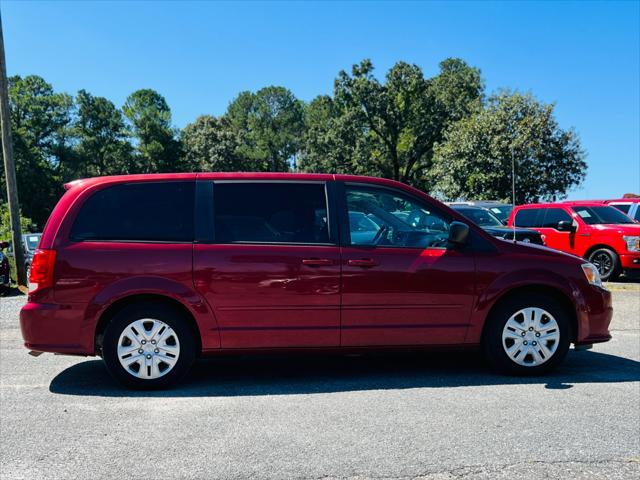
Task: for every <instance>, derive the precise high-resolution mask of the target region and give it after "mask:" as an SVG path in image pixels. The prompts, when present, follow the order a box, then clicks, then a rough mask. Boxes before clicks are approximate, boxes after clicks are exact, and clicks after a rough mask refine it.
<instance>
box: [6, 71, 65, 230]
mask: <svg viewBox="0 0 640 480" xmlns="http://www.w3.org/2000/svg"><path fill="white" fill-rule="evenodd" d="M72 107H73V100H72V98H71V97H70V96H69V95H67V94H64V93H56V92H54V90H53V87H52V86H51V85H50V84H48V83H47V82H45V80H44V79H43V78H41V77H38V76H35V75H29V76H26V77H24V78H23V77H20V76H14V77H11V78H9V108H10V109H11V127H12V133H13V143H14V145H13V147H14V157H15V158H14V160H15V163H16V177H17V182H18V189H19V192H20V194H19V195H20V203H21V209H22V211H23V212H24V214H25V216H27V217H30V218H32V219H33V221H34V222H36V223H37V224H38V225H39V226H40V227H41V226H43V225H44V222H45V221H46V219H47V218H48V216H49V214H50V213H51V210H52V209H53V206H54V205H55V203H56V201H57V199H58V198H59V196H60V195H61V193H62V191H63V189H62V185H61V181H60V172H61V171H62V169H63V167H64V162H65V161H66V160H67V159H68V157H69V152H70V149H71V147H70V138H69V126H70V124H71V117H72ZM0 177H1V178H0V180H1V181H2V184H4V182H5V180H4V169H2V171H0ZM0 201H6V192H5V191H4V189H0Z"/></svg>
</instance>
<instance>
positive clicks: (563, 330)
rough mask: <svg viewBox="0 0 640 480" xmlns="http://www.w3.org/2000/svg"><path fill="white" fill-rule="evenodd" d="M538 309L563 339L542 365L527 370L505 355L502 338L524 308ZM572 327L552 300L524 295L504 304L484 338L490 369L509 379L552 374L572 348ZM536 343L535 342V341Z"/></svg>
mask: <svg viewBox="0 0 640 480" xmlns="http://www.w3.org/2000/svg"><path fill="white" fill-rule="evenodd" d="M530 307H536V308H540V309H542V310H545V311H546V312H548V313H549V314H551V316H552V317H553V318H554V319H555V321H556V323H557V325H558V327H559V331H560V338H559V341H558V343H557V346H556V350H555V352H553V354H552V355H551V356H549V357H547V358H546V359H545V361H544V363H542V364H540V365H532V366H525V365H520V364H518V363H516V361H515V360H512V359H511V358H510V357H509V355H507V352H506V351H505V348H506V347H505V345H504V344H503V340H502V334H503V331H504V329H505V325H506V323H507V322H508V321H509V319H510V318H511V316H512V315H514V314H516V313H517V312H519V311H520V310H522V309H524V308H530ZM571 334H572V332H571V324H570V320H569V315H568V313H567V311H566V310H565V308H564V307H563V305H562V304H561V303H560V302H559V301H558V300H556V299H554V298H553V297H551V296H547V295H543V294H539V293H531V294H527V293H521V294H518V295H516V296H513V297H510V298H507V299H505V300H504V301H502V302H501V303H500V304H499V305H498V306H497V307H496V308H495V309H494V310H493V311H492V312H491V315H490V317H489V318H488V319H487V324H486V325H485V329H484V335H483V338H482V350H483V352H484V355H485V357H486V358H487V360H488V362H489V363H490V365H491V366H492V367H493V368H494V369H495V370H497V371H499V372H501V373H505V374H508V375H531V376H535V375H542V374H545V373H548V372H550V371H551V370H553V369H554V368H555V367H557V366H558V364H560V363H561V362H562V360H564V357H565V356H566V355H567V352H568V351H569V346H570V343H571V342H570V338H571ZM534 340H535V339H534Z"/></svg>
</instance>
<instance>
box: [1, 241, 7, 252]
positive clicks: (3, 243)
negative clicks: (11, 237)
mask: <svg viewBox="0 0 640 480" xmlns="http://www.w3.org/2000/svg"><path fill="white" fill-rule="evenodd" d="M8 246H9V242H0V250H2V249H3V248H7V247H8Z"/></svg>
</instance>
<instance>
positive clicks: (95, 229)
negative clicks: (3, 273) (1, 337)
mask: <svg viewBox="0 0 640 480" xmlns="http://www.w3.org/2000/svg"><path fill="white" fill-rule="evenodd" d="M66 188H67V192H66V193H65V195H64V196H63V197H62V199H61V200H60V201H59V202H58V204H57V206H56V207H55V209H54V211H53V213H52V214H51V217H50V219H49V221H48V223H47V225H46V228H45V229H44V232H43V234H42V239H41V241H40V245H39V249H38V250H37V251H36V253H35V255H34V258H33V263H32V266H31V278H30V280H31V291H30V293H29V299H28V303H27V304H26V305H25V306H24V307H23V309H22V311H21V314H20V323H21V328H22V334H23V337H24V340H25V346H26V347H27V348H28V349H29V350H32V351H34V352H56V353H63V354H72V355H100V356H102V358H103V359H104V361H105V363H106V365H107V367H108V369H109V371H110V372H111V374H112V375H113V376H114V377H115V378H116V379H117V380H119V381H120V382H122V383H123V384H125V385H127V386H130V387H135V388H158V387H163V386H167V385H169V384H171V383H173V382H175V381H176V380H178V379H179V378H180V377H182V376H183V375H184V374H185V372H186V371H187V370H188V369H189V367H190V365H191V363H192V362H193V360H194V359H195V358H196V357H198V356H205V355H214V354H220V353H232V352H258V351H276V350H279V351H282V350H283V349H296V350H305V349H306V350H315V351H317V350H323V351H324V350H326V351H329V350H335V351H344V352H347V351H359V350H363V349H367V348H386V347H393V348H416V347H452V346H467V347H475V348H482V350H483V351H484V353H485V354H486V356H487V358H488V359H489V361H490V363H491V364H492V365H493V366H494V367H496V368H497V369H499V370H502V371H504V372H506V373H514V374H540V373H543V372H546V371H548V370H550V369H551V368H553V367H555V366H556V365H557V364H558V363H559V362H560V361H561V360H562V359H563V357H564V356H565V354H566V353H567V350H568V349H569V346H570V343H574V344H575V345H576V346H587V345H589V344H592V343H595V342H605V341H607V340H609V339H610V335H609V331H608V326H609V322H610V320H611V315H612V307H611V296H610V293H609V292H608V291H607V290H605V289H603V288H602V286H601V283H600V277H599V275H598V271H597V269H596V268H595V267H594V266H593V265H591V264H589V263H586V262H585V261H584V260H582V259H580V258H577V257H575V256H572V255H567V254H563V253H560V252H556V251H553V250H550V249H547V248H545V247H540V246H533V245H529V244H520V243H513V242H505V241H504V240H500V239H496V238H494V237H492V236H491V235H489V234H487V233H486V232H484V231H483V230H482V229H481V228H479V227H477V226H475V225H473V224H471V223H470V222H469V221H468V220H466V219H465V218H464V217H463V216H461V215H460V214H458V213H456V212H454V211H453V210H451V209H450V208H448V207H447V206H445V205H443V204H441V203H439V202H437V201H435V200H434V199H432V198H431V197H429V196H428V195H426V194H424V193H422V192H420V191H419V190H416V189H413V188H411V187H408V186H406V185H403V184H401V183H398V182H394V181H390V180H384V179H376V178H366V177H357V176H346V175H316V174H257V173H256V174H253V173H244V174H240V173H233V174H221V173H205V174H161V175H134V176H119V177H102V178H93V179H87V180H79V181H75V182H72V183H70V184H67V185H66Z"/></svg>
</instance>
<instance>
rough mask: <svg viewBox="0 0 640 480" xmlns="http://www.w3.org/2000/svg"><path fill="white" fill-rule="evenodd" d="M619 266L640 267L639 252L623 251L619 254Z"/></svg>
mask: <svg viewBox="0 0 640 480" xmlns="http://www.w3.org/2000/svg"><path fill="white" fill-rule="evenodd" d="M620 266H622V268H625V269H627V268H638V269H640V252H632V253H623V254H621V255H620Z"/></svg>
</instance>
